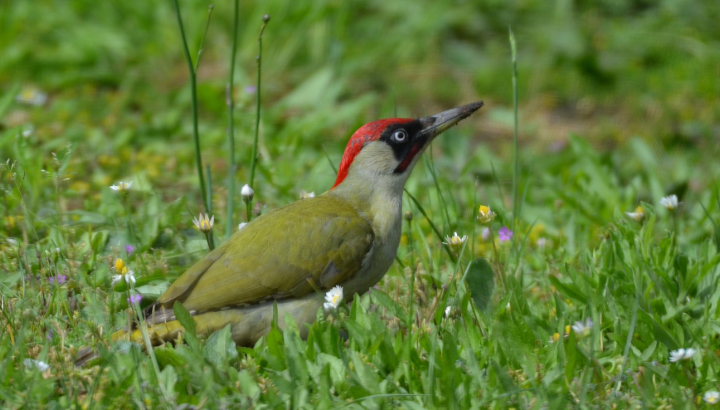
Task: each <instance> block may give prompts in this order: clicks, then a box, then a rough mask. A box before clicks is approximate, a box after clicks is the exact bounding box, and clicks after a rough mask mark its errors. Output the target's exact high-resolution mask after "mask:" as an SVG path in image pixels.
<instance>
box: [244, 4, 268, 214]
mask: <svg viewBox="0 0 720 410" xmlns="http://www.w3.org/2000/svg"><path fill="white" fill-rule="evenodd" d="M268 22H270V16H269V15H267V14H266V15H264V16H263V24H262V26H261V27H260V35H259V36H258V55H257V59H256V60H257V87H256V91H255V104H256V107H255V139H254V140H253V150H252V159H251V162H250V183H249V185H250V188H253V187H254V183H255V167H256V166H257V151H258V136H259V135H260V103H261V98H260V96H261V94H262V92H261V91H262V38H263V33H264V32H265V27H266V26H267V24H268ZM249 221H250V213H249V212H248V222H249Z"/></svg>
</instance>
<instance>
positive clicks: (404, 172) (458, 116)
mask: <svg viewBox="0 0 720 410" xmlns="http://www.w3.org/2000/svg"><path fill="white" fill-rule="evenodd" d="M482 106H483V103H482V101H478V102H474V103H472V104H467V105H463V106H460V107H456V108H453V109H451V110H447V111H443V112H441V113H440V114H436V115H432V116H429V117H422V118H417V119H413V118H389V119H384V120H378V121H373V122H370V123H367V124H365V125H363V126H362V127H360V129H358V130H357V131H355V133H354V134H353V135H352V137H350V141H348V144H347V147H346V148H345V154H344V155H343V158H342V161H341V162H340V169H339V170H338V176H337V180H336V181H335V185H333V188H335V187H337V186H338V185H340V184H342V183H343V181H345V180H346V179H347V177H348V175H358V176H359V177H360V178H362V179H365V180H366V179H367V178H373V180H376V181H378V180H388V181H389V182H398V183H399V184H400V185H401V186H402V185H404V183H405V181H406V180H407V177H408V176H409V174H410V172H411V171H412V169H413V167H414V166H415V163H416V162H417V160H418V158H420V155H421V154H422V153H423V151H425V149H426V148H427V147H428V146H429V145H430V143H431V142H432V141H433V139H435V137H437V136H438V135H440V134H442V132H443V131H445V130H447V129H448V128H450V127H451V126H453V125H455V124H457V123H458V122H460V120H462V119H464V118H467V117H468V116H470V114H472V113H473V112H475V111H477V110H478V109H479V108H480V107H482Z"/></svg>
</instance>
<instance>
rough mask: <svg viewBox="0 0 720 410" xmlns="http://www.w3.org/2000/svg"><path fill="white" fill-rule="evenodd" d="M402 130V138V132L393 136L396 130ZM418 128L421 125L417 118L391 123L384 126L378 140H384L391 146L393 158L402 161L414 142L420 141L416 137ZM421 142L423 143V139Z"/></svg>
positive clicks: (419, 128) (420, 128)
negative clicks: (403, 132)
mask: <svg viewBox="0 0 720 410" xmlns="http://www.w3.org/2000/svg"><path fill="white" fill-rule="evenodd" d="M402 130H404V131H405V137H404V138H402V136H403V134H402V132H401V133H398V134H397V135H396V136H395V137H393V135H394V134H395V133H396V132H397V131H402ZM420 130H422V125H421V124H420V121H417V120H413V121H410V122H406V123H401V124H392V125H389V126H388V127H387V128H385V130H384V131H383V133H382V135H381V136H380V138H379V140H380V141H384V142H385V143H387V144H388V145H389V146H390V148H392V150H393V154H394V155H395V159H397V160H398V161H402V160H403V159H405V157H407V155H408V154H409V153H410V151H411V150H412V146H413V145H415V143H416V142H420V141H418V138H417V134H418V133H419V132H420ZM422 144H424V141H423V142H422Z"/></svg>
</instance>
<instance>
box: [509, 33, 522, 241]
mask: <svg viewBox="0 0 720 410" xmlns="http://www.w3.org/2000/svg"><path fill="white" fill-rule="evenodd" d="M508 30H509V32H510V50H511V52H512V86H513V164H514V169H515V170H514V172H513V231H515V230H516V228H517V220H518V218H520V201H519V200H518V193H519V188H520V187H519V185H518V178H519V177H520V175H519V174H520V163H519V161H518V85H517V45H516V43H515V34H514V33H513V31H512V28H511V27H508Z"/></svg>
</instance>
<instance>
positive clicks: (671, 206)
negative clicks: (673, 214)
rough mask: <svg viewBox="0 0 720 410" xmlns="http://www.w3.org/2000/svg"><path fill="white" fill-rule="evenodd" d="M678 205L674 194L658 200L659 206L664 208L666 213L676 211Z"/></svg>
mask: <svg viewBox="0 0 720 410" xmlns="http://www.w3.org/2000/svg"><path fill="white" fill-rule="evenodd" d="M679 204H680V203H679V202H678V197H677V195H674V194H673V195H668V196H666V197H664V198H663V199H661V200H660V205H662V206H664V207H665V208H666V209H667V210H668V211H674V210H676V209H677V207H678V205H679Z"/></svg>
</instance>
